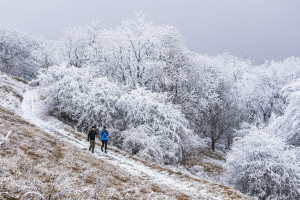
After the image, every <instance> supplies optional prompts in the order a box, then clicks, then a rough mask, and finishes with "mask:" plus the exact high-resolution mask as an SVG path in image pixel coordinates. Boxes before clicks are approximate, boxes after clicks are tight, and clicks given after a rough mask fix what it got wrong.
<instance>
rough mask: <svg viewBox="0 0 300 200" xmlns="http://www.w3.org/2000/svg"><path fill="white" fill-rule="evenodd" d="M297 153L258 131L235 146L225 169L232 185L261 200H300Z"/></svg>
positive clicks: (299, 170) (277, 138)
mask: <svg viewBox="0 0 300 200" xmlns="http://www.w3.org/2000/svg"><path fill="white" fill-rule="evenodd" d="M297 151H298V150H297V149H292V148H290V147H289V146H287V145H286V144H285V142H284V141H283V140H281V139H280V138H279V137H277V136H274V135H272V134H269V133H266V132H265V131H263V130H259V129H257V128H252V129H249V133H248V134H247V135H246V136H244V137H243V138H240V139H238V140H237V141H235V142H234V144H233V146H232V150H231V151H230V152H229V153H228V155H227V162H226V164H225V168H226V170H227V175H228V177H227V178H228V181H229V182H230V183H231V184H233V185H234V186H235V187H236V188H237V189H239V190H240V191H242V192H244V193H247V194H249V195H253V196H256V197H258V198H259V199H274V198H277V199H299V198H300V190H299V188H300V163H299V160H298V159H297Z"/></svg>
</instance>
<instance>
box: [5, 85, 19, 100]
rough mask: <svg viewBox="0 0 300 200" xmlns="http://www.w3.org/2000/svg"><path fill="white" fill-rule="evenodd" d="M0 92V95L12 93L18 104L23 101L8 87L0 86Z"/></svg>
mask: <svg viewBox="0 0 300 200" xmlns="http://www.w3.org/2000/svg"><path fill="white" fill-rule="evenodd" d="M0 92H1V93H12V94H13V96H15V97H17V98H18V100H19V101H20V102H22V101H23V97H22V96H21V95H20V94H19V93H18V92H16V91H15V90H14V89H13V88H12V87H11V86H9V85H2V86H0Z"/></svg>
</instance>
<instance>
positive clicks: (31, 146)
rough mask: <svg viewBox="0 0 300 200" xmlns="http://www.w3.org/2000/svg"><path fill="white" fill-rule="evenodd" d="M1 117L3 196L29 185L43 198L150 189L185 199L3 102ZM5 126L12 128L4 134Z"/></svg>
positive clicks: (136, 193)
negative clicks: (37, 124) (51, 131)
mask: <svg viewBox="0 0 300 200" xmlns="http://www.w3.org/2000/svg"><path fill="white" fill-rule="evenodd" d="M0 119H1V124H0V135H1V136H2V141H1V152H0V155H1V156H0V163H1V165H0V174H1V175H0V191H1V194H0V195H1V197H2V198H4V199H9V197H14V198H16V199H19V198H20V197H21V196H22V195H24V194H25V193H26V192H30V191H32V192H37V193H39V194H41V195H42V196H44V197H45V198H47V199H48V198H49V196H50V197H51V199H56V197H58V196H59V195H61V196H62V197H63V199H89V198H96V197H98V198H101V199H103V198H104V197H109V198H110V199H119V198H120V197H126V198H125V199H140V198H142V199H147V197H148V196H149V194H150V193H152V194H151V197H152V198H155V197H159V198H160V199H163V198H164V196H166V197H167V196H168V197H174V198H176V199H188V197H187V196H185V195H184V194H182V193H180V192H178V191H173V190H170V189H169V188H164V187H162V186H160V185H157V184H154V183H151V182H149V181H147V180H144V179H143V178H140V177H135V176H132V175H131V174H128V173H126V172H125V171H123V170H122V169H120V168H118V167H117V166H112V165H111V164H109V163H106V162H105V161H102V160H100V159H96V158H95V157H93V156H92V155H90V154H86V153H84V152H83V151H81V150H78V149H76V148H74V147H72V146H70V145H68V144H66V143H64V142H61V141H60V140H59V138H55V137H53V136H51V135H49V134H48V133H46V132H44V131H43V130H40V129H39V128H37V127H35V126H34V125H32V124H29V123H28V122H26V121H24V120H22V119H21V118H20V117H18V116H17V115H15V114H14V113H12V112H10V111H8V110H6V109H4V108H3V107H0ZM8 130H10V131H11V134H10V135H9V137H8V139H7V140H3V138H4V136H6V135H7V133H8ZM51 191H52V192H51ZM35 196H36V195H35ZM32 197H33V196H32ZM14 198H11V199H14Z"/></svg>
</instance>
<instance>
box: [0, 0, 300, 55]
mask: <svg viewBox="0 0 300 200" xmlns="http://www.w3.org/2000/svg"><path fill="white" fill-rule="evenodd" d="M0 2H1V3H0V23H1V24H4V25H6V26H8V27H9V28H14V29H19V30H20V31H22V32H27V33H28V34H29V35H34V36H41V35H43V36H45V37H46V38H49V39H57V38H59V37H60V36H61V34H62V29H63V28H65V27H68V26H69V25H71V26H77V25H84V24H87V23H90V22H91V21H93V20H104V24H103V26H104V27H105V28H110V27H116V26H117V25H120V24H121V21H122V20H124V19H129V18H134V17H135V11H141V12H143V13H145V14H147V15H148V18H149V19H150V20H151V21H153V22H154V24H157V25H158V24H164V25H172V26H174V27H176V28H177V29H178V30H179V32H180V33H181V35H182V36H183V37H184V38H185V44H186V46H187V47H188V48H189V49H191V50H192V51H195V52H199V53H207V54H208V55H217V54H222V53H224V52H228V53H230V54H232V55H235V56H245V57H248V58H250V59H254V60H256V61H264V60H266V59H268V60H273V59H274V60H283V59H285V58H287V57H290V56H300V0H0Z"/></svg>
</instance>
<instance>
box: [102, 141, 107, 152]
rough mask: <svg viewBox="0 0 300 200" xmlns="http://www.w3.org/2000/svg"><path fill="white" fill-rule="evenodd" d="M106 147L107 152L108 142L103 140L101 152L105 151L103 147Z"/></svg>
mask: <svg viewBox="0 0 300 200" xmlns="http://www.w3.org/2000/svg"><path fill="white" fill-rule="evenodd" d="M104 145H105V151H106V149H107V140H102V146H101V150H102V151H103V147H104Z"/></svg>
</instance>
